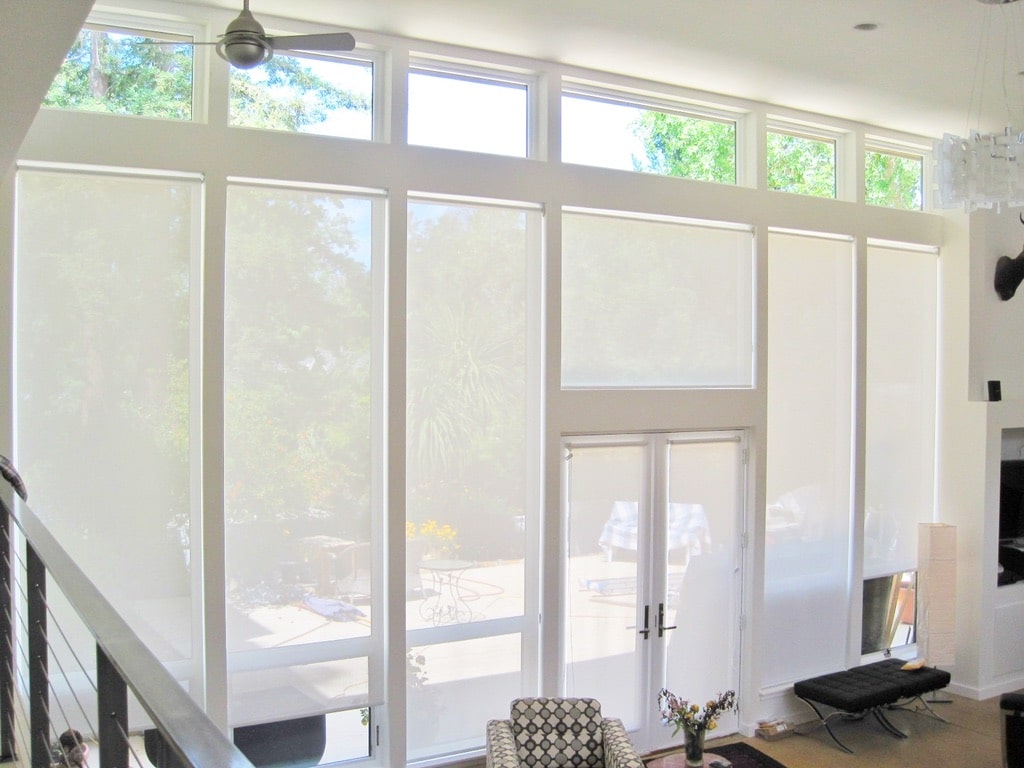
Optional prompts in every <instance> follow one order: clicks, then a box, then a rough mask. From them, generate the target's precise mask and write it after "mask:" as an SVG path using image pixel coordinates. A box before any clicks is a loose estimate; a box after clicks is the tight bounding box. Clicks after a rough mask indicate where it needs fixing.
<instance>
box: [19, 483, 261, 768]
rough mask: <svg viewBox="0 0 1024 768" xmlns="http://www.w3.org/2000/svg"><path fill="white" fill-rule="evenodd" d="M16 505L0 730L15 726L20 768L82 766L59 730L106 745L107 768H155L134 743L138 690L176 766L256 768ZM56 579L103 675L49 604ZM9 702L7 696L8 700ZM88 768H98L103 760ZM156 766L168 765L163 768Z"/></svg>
mask: <svg viewBox="0 0 1024 768" xmlns="http://www.w3.org/2000/svg"><path fill="white" fill-rule="evenodd" d="M15 502H16V503H15V504H14V506H13V507H11V506H9V505H8V504H7V503H6V502H5V500H4V498H0V517H2V518H3V525H4V538H5V540H6V541H7V543H8V546H7V547H6V548H0V549H6V550H7V551H4V552H2V557H3V563H4V565H5V566H6V576H5V580H6V582H7V583H6V584H5V587H6V589H5V590H3V591H2V592H4V593H6V594H0V599H2V600H3V601H4V603H5V604H4V606H3V607H2V610H0V617H2V618H0V620H6V622H7V626H6V629H5V630H4V633H3V634H2V635H0V636H2V637H3V638H4V639H3V641H2V642H0V653H4V651H5V650H6V653H4V658H3V665H2V666H0V670H2V671H3V672H2V673H3V674H6V675H7V677H8V680H7V681H6V682H5V683H4V685H5V686H10V688H11V689H13V696H12V697H11V698H10V704H9V706H10V709H11V711H0V727H3V726H7V727H6V728H5V729H4V730H5V731H7V735H6V736H5V739H6V738H9V740H10V742H11V744H10V745H9V746H8V745H6V744H5V746H4V748H5V749H8V748H9V750H10V752H11V753H12V754H11V755H10V759H11V760H13V761H14V764H15V765H16V766H18V767H19V768H20V766H31V768H49V766H50V765H53V764H56V765H64V766H67V768H77V763H75V762H73V761H72V760H71V758H70V756H69V755H68V754H67V753H66V752H64V751H63V750H61V749H59V745H60V743H61V739H60V735H59V732H63V733H64V734H67V733H68V731H71V732H72V733H76V734H77V733H78V732H79V731H81V732H82V738H85V739H87V743H88V742H91V741H92V740H93V739H96V740H98V742H99V744H100V749H99V752H100V763H99V768H126V766H132V765H134V766H147V765H148V764H149V763H148V761H147V760H146V759H143V758H142V757H140V755H139V754H138V753H137V751H136V748H135V746H133V743H132V729H131V724H130V723H129V722H128V711H127V710H128V705H127V702H128V695H129V691H130V692H131V693H132V694H134V700H135V701H137V702H138V704H140V705H141V706H142V708H143V709H144V710H145V712H146V714H147V715H148V718H149V721H150V722H151V723H152V724H153V727H155V729H156V730H157V731H158V732H159V734H160V736H161V739H162V741H163V742H164V743H165V744H166V745H167V746H168V747H169V748H170V753H169V756H170V759H171V760H172V764H178V763H180V764H181V765H184V766H193V767H198V766H201V767H202V768H252V764H251V763H250V762H249V760H248V759H247V758H245V756H244V755H242V753H241V752H239V751H238V749H237V748H236V747H235V746H234V745H233V744H232V743H231V741H230V740H229V739H228V738H227V736H225V735H224V733H222V732H221V731H220V730H219V729H218V728H217V726H216V725H215V724H214V723H213V722H212V721H210V719H209V718H208V717H207V716H206V715H205V713H203V711H202V710H201V709H200V707H199V705H198V704H196V702H195V701H193V699H192V698H191V697H190V696H189V694H188V693H187V692H186V691H185V689H184V688H183V687H182V685H181V684H180V683H179V682H178V681H177V680H175V679H174V677H173V676H172V675H171V674H170V672H169V671H168V670H167V669H166V668H165V667H164V666H163V664H161V663H160V661H159V660H158V659H157V658H156V657H155V656H154V655H153V653H152V651H150V649H149V648H148V647H146V646H145V644H144V643H142V641H141V640H139V638H138V637H137V636H136V635H135V633H134V632H133V631H132V630H131V628H130V627H129V626H128V624H127V622H126V621H125V620H124V619H123V618H122V617H121V616H120V614H118V613H117V611H116V610H115V609H114V608H113V607H112V606H111V605H110V603H109V602H108V601H107V600H106V598H105V597H104V596H103V595H102V594H101V593H100V592H99V591H98V590H97V589H96V588H95V587H94V586H93V584H92V583H91V582H90V581H89V579H88V578H87V577H86V576H85V574H84V573H83V572H82V571H81V569H80V568H79V566H78V565H77V564H76V563H75V562H74V560H72V558H71V557H70V556H69V555H68V553H67V552H65V551H64V549H63V548H62V547H61V546H60V545H59V543H58V542H57V541H56V539H55V538H54V537H53V535H52V534H51V533H50V532H49V531H48V530H47V528H46V527H45V526H44V525H43V524H42V522H41V521H39V520H38V518H36V517H35V515H34V514H33V513H32V511H31V510H30V509H29V508H28V506H27V505H26V504H24V503H22V502H21V501H18V500H15ZM15 528H16V529H17V531H18V532H20V535H18V536H17V538H18V539H19V544H20V543H21V541H23V542H24V547H25V553H24V554H25V557H24V558H22V556H21V553H20V552H19V549H20V546H15V545H14V536H12V535H11V534H12V533H15ZM48 581H49V582H52V583H53V584H54V585H55V586H57V587H58V588H59V589H60V590H61V592H62V593H63V597H64V598H66V600H67V603H68V604H69V605H70V606H71V608H72V609H73V611H74V613H76V614H77V617H78V618H79V619H81V621H82V623H83V624H84V626H85V628H86V629H87V630H88V632H89V633H90V634H91V636H92V640H93V641H94V643H95V647H96V666H95V668H93V665H92V664H91V663H89V664H85V663H83V656H82V654H81V651H82V650H83V649H82V648H81V647H78V648H76V647H75V643H74V642H72V640H71V639H70V637H69V632H68V628H66V627H65V626H64V625H63V624H62V622H61V621H60V619H59V615H58V614H59V613H62V612H58V611H55V610H54V606H53V605H52V603H51V601H49V600H47V598H46V587H47V584H46V582H48ZM33 590H34V591H33ZM22 607H24V609H25V610H24V611H22ZM69 618H70V616H69ZM7 632H10V636H9V637H8V636H7V634H6V633H7ZM51 662H52V669H51ZM80 676H82V677H84V678H85V680H86V681H88V686H86V685H85V683H84V682H83V681H81V680H80ZM89 687H91V691H90V690H89ZM64 689H66V690H64ZM4 694H5V691H3V690H0V701H2V700H3V698H2V697H3V696H4ZM92 694H95V696H96V699H97V701H96V710H95V711H96V717H95V718H90V716H89V715H88V712H89V709H90V704H91V702H89V703H87V702H86V701H85V699H86V698H88V697H89V696H90V695H92ZM75 723H77V724H78V725H75ZM76 738H77V737H76ZM147 747H148V739H147ZM90 754H91V753H90ZM147 757H148V756H147ZM174 758H177V760H174ZM90 764H91V765H92V768H96V764H95V761H91V763H90ZM157 768H164V766H163V765H160V764H158V765H157Z"/></svg>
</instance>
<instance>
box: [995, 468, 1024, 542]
mask: <svg viewBox="0 0 1024 768" xmlns="http://www.w3.org/2000/svg"><path fill="white" fill-rule="evenodd" d="M1011 539H1016V540H1018V541H1019V542H1021V543H1024V459H1003V462H1002V465H1001V467H1000V471H999V540H1000V541H1003V542H1005V541H1009V540H1011Z"/></svg>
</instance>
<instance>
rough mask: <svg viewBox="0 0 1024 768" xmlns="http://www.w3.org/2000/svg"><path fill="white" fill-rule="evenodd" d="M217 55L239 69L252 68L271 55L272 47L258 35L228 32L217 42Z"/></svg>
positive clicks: (266, 60)
mask: <svg viewBox="0 0 1024 768" xmlns="http://www.w3.org/2000/svg"><path fill="white" fill-rule="evenodd" d="M217 53H218V55H219V56H220V57H221V58H222V59H224V60H225V61H228V62H229V63H230V64H231V65H232V66H235V67H238V68H239V69H252V68H254V67H258V66H259V65H260V64H264V63H266V62H268V61H270V59H271V58H272V57H273V55H274V49H273V48H272V47H271V45H270V43H268V42H267V41H266V40H265V39H264V38H262V37H260V36H259V35H251V34H245V33H241V34H240V33H237V32H236V33H235V34H233V35H232V34H228V35H225V36H224V37H223V38H221V41H220V42H219V43H217Z"/></svg>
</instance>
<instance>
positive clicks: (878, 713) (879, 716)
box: [871, 707, 907, 739]
mask: <svg viewBox="0 0 1024 768" xmlns="http://www.w3.org/2000/svg"><path fill="white" fill-rule="evenodd" d="M871 714H873V715H874V716H875V720H877V721H878V722H879V723H881V725H882V727H883V728H885V730H887V731H888V732H889V733H891V734H892V735H893V736H896V737H898V738H901V739H905V738H907V734H905V733H904V732H903V731H901V730H900V729H899V728H897V727H896V726H895V725H893V724H892V721H890V720H889V718H887V717H886V716H885V712H883V711H882V708H881V707H872V708H871Z"/></svg>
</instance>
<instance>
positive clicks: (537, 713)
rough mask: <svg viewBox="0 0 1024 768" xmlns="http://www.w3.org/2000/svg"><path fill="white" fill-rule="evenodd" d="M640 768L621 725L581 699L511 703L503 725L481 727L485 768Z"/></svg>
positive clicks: (497, 722) (594, 703)
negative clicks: (568, 767)
mask: <svg viewBox="0 0 1024 768" xmlns="http://www.w3.org/2000/svg"><path fill="white" fill-rule="evenodd" d="M567 766H571V767H572V768H604V766H607V767H608V768H643V762H642V761H641V759H640V756H639V755H638V754H637V753H636V750H635V749H634V748H633V744H632V742H631V741H630V740H629V736H628V735H626V729H625V728H624V727H623V725H622V721H621V720H616V719H612V718H605V717H602V716H601V704H600V703H599V702H598V701H597V700H596V699H587V698H528V699H516V700H515V701H513V702H512V707H511V715H510V717H509V719H508V720H491V721H489V722H488V723H487V768H563V767H567Z"/></svg>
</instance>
